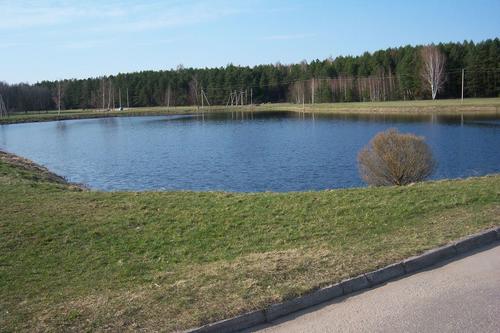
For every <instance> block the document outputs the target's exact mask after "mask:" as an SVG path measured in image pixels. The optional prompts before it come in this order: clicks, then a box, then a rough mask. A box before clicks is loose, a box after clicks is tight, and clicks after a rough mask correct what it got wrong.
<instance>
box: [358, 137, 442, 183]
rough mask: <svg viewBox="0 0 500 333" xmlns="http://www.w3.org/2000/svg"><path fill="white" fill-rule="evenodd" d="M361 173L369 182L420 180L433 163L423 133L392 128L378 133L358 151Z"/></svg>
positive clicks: (432, 166)
mask: <svg viewBox="0 0 500 333" xmlns="http://www.w3.org/2000/svg"><path fill="white" fill-rule="evenodd" d="M358 165H359V172H360V175H361V177H362V178H363V180H364V181H365V182H367V183H368V184H370V185H375V186H384V185H407V184H410V183H413V182H417V181H421V180H424V179H425V178H427V177H429V176H430V175H431V174H432V172H433V171H434V167H435V165H436V163H435V160H434V158H433V156H432V151H431V149H430V148H429V146H428V145H427V144H426V143H425V140H424V138H423V137H419V136H416V135H414V134H400V133H398V131H397V130H396V129H389V130H387V131H385V132H381V133H378V134H377V135H376V136H375V137H374V138H373V139H372V140H371V141H370V143H369V144H368V146H366V147H365V148H363V149H362V150H361V151H360V153H359V155H358Z"/></svg>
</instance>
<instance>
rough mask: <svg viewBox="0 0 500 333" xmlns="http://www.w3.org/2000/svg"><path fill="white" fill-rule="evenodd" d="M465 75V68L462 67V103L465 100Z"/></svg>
mask: <svg viewBox="0 0 500 333" xmlns="http://www.w3.org/2000/svg"><path fill="white" fill-rule="evenodd" d="M464 76H465V69H464V68H462V103H463V101H464Z"/></svg>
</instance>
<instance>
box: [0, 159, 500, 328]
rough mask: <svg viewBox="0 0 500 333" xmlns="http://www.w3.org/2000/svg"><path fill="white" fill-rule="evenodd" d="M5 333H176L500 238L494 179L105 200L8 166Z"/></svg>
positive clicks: (2, 243) (0, 316)
mask: <svg viewBox="0 0 500 333" xmlns="http://www.w3.org/2000/svg"><path fill="white" fill-rule="evenodd" d="M0 193H1V194H0V211H1V214H0V327H1V330H2V331H5V332H10V331H25V332H34V331H50V332H54V331H56V332H57V331H59V332H67V331H133V330H144V331H175V330H178V329H184V328H188V327H192V326H197V325H201V324H205V323H208V322H212V321H216V320H219V319H223V318H228V317H231V316H234V315H236V314H240V313H242V312H245V311H249V310H254V309H261V308H264V307H266V306H268V305H269V304H271V303H274V302H279V301H281V300H284V299H289V298H292V297H294V296H297V295H300V294H303V293H306V292H308V291H311V290H314V289H315V288H318V287H321V286H324V285H327V284H330V283H334V282H338V281H340V280H342V279H344V278H347V277H350V276H355V275H358V274H360V273H363V272H366V271H369V270H373V269H375V268H377V267H381V266H384V265H387V264H389V263H393V262H395V261H398V260H401V259H403V258H405V257H408V256H411V255H414V254H417V253H420V252H422V251H424V250H426V249H429V248H432V247H435V246H438V245H442V244H445V243H447V242H449V241H451V240H454V239H457V238H459V237H461V236H464V235H467V234H471V233H474V232H477V231H479V230H482V229H485V228H488V227H492V226H498V225H500V175H493V176H489V177H478V178H470V179H464V180H449V181H435V182H427V183H421V184H417V185H413V186H407V187H385V188H359V189H345V190H333V191H321V192H303V193H257V194H252V193H250V194H242V193H220V192H141V193H136V192H111V193H109V192H108V193H105V192H98V191H86V190H81V189H80V188H78V187H75V186H70V185H67V184H65V183H64V182H63V181H62V180H61V179H60V178H58V177H56V176H54V175H52V174H50V173H48V172H46V171H44V170H42V169H38V168H35V167H34V166H33V165H30V164H27V163H26V162H23V161H22V160H21V161H19V160H18V159H15V158H13V157H12V156H9V155H6V154H2V153H0Z"/></svg>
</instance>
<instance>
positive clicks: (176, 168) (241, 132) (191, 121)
mask: <svg viewBox="0 0 500 333" xmlns="http://www.w3.org/2000/svg"><path fill="white" fill-rule="evenodd" d="M390 127H396V128H398V129H399V130H400V131H401V132H412V133H416V134H418V135H423V136H425V137H426V139H427V142H428V143H429V144H430V145H431V147H432V150H433V152H434V154H435V157H436V159H437V161H438V168H437V170H436V173H435V174H434V175H433V178H455V177H466V176H475V175H484V174H488V173H494V172H500V116H497V117H495V116H493V117H480V118H478V117H465V119H464V120H463V122H462V119H461V117H460V116H457V117H436V116H434V117H432V116H410V117H408V116H405V117H401V116H390V117H388V116H343V115H342V116H338V115H337V116H331V115H329V116H326V115H322V116H319V115H315V116H312V115H305V116H303V115H300V114H297V113H286V112H285V113H254V114H253V115H249V114H247V115H244V116H243V119H242V115H241V114H238V115H235V114H233V115H231V114H211V115H208V114H205V115H204V116H203V117H202V116H200V115H191V116H160V117H127V118H104V119H86V120H68V121H60V122H46V123H30V124H16V125H3V126H0V149H4V150H7V151H9V152H12V153H15V154H18V155H22V156H24V157H27V158H29V159H31V160H33V161H35V162H37V163H39V164H42V165H44V166H46V167H48V168H49V169H50V170H52V171H54V172H56V173H58V174H60V175H63V176H65V177H66V178H67V179H69V180H70V181H72V182H78V183H84V184H86V185H88V186H89V187H91V188H95V189H101V190H178V189H182V190H224V191H252V192H253V191H304V190H319V189H328V188H339V187H353V186H361V185H363V182H362V181H361V179H360V178H359V176H358V171H357V166H356V156H357V153H358V151H359V150H360V149H361V148H362V147H363V146H364V145H366V144H367V143H368V141H369V140H370V138H371V137H372V136H373V135H375V134H376V133H377V132H379V131H383V130H385V129H387V128H390Z"/></svg>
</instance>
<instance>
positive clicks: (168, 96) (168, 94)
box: [167, 85, 170, 109]
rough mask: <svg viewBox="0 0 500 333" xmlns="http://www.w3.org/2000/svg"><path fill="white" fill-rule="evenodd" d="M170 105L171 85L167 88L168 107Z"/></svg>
mask: <svg viewBox="0 0 500 333" xmlns="http://www.w3.org/2000/svg"><path fill="white" fill-rule="evenodd" d="M169 107H170V85H168V90H167V109H168V108H169Z"/></svg>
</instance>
